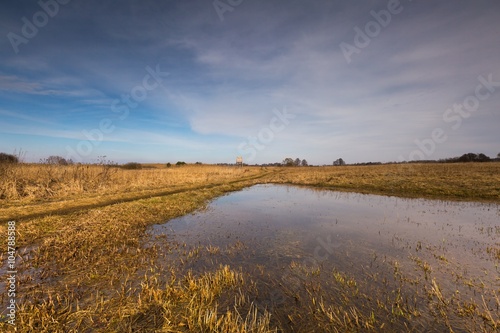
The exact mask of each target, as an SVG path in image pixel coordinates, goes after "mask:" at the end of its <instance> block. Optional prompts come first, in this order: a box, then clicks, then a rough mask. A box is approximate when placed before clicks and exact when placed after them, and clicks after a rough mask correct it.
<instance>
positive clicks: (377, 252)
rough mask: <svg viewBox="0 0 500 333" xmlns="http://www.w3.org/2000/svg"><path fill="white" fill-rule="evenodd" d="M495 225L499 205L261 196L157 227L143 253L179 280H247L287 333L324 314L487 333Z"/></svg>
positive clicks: (494, 301)
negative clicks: (224, 275) (155, 255)
mask: <svg viewBox="0 0 500 333" xmlns="http://www.w3.org/2000/svg"><path fill="white" fill-rule="evenodd" d="M499 221H500V206H499V205H496V204H480V203H466V202H447V201H436V200H424V199H403V198H397V197H386V196H377V195H366V194H357V193H345V192H334V191H328V190H318V189H311V188H305V187H291V186H279V185H257V186H253V187H251V188H247V189H245V190H242V191H240V192H235V193H231V194H229V195H226V196H224V197H221V198H219V199H217V200H215V201H213V202H212V203H210V204H209V205H208V207H207V208H206V209H204V210H203V211H199V212H196V213H194V214H191V215H187V216H183V217H181V218H177V219H174V220H171V221H168V222H167V223H164V224H158V225H155V226H153V227H151V228H150V229H149V230H148V245H147V246H151V245H152V244H155V246H157V247H158V248H160V249H163V251H161V255H160V257H159V259H158V265H160V266H162V265H165V267H167V266H168V265H172V263H178V264H177V266H178V267H181V268H180V269H181V270H182V271H183V272H186V271H188V270H190V271H192V272H193V273H202V272H206V271H213V270H214V269H216V268H217V267H219V266H220V265H221V264H223V265H229V266H230V267H231V268H237V269H241V271H242V272H243V273H245V274H248V275H249V276H250V277H251V279H252V280H253V281H255V283H256V289H257V290H258V292H257V293H255V295H254V302H255V304H256V305H257V306H258V307H259V309H261V310H268V311H269V312H271V314H272V315H273V316H274V317H273V318H275V321H276V324H277V325H279V326H281V327H285V330H286V327H288V328H289V329H290V330H291V329H292V328H293V329H297V328H299V330H300V328H302V329H305V328H306V327H308V329H312V327H313V326H311V325H312V324H311V323H310V321H311V320H312V319H311V318H315V319H314V320H320V319H317V318H319V317H317V316H318V313H322V314H323V315H324V316H325V318H327V319H325V320H327V321H328V320H330V321H332V320H333V319H331V316H332V315H335V313H336V314H337V316H339V317H341V318H342V311H337V312H335V311H333V310H331V311H330V312H328V311H327V310H328V309H329V308H328V307H330V309H337V310H338V309H344V310H345V311H346V313H351V314H352V311H357V313H358V316H359V317H360V318H368V319H366V320H372V321H373V322H376V319H382V320H381V321H382V322H385V321H387V322H389V323H392V325H393V326H392V329H393V330H398V329H399V328H413V329H416V330H418V331H420V330H430V331H440V330H446V331H448V330H453V331H455V332H461V331H464V332H468V331H475V330H476V329H478V330H479V329H482V328H485V330H486V331H488V329H490V328H491V329H495V326H494V323H495V319H496V320H498V319H499V315H498V313H499V312H498V306H499V301H498V297H499V293H500V278H499V276H500V274H499V272H500V268H499V266H498V265H499V263H500V243H499V242H500V223H499ZM321 302H322V303H321ZM318 304H322V305H318ZM352 309H355V310H352ZM349 311H351V312H349ZM311 313H314V315H312V314H311ZM483 313H484V316H483ZM308 316H309V317H308ZM311 316H313V317H311ZM346 316H347V315H345V314H344V317H346ZM351 317H352V316H351ZM476 317H477V318H482V319H476ZM483 317H485V318H483ZM306 318H309V319H306ZM328 318H330V319H328ZM370 318H371V319H370ZM488 320H489V321H491V323H488ZM301 321H302V322H301ZM308 321H309V323H308ZM366 325H368V326H367V327H369V323H367V324H366ZM323 327H325V326H323ZM375 328H376V327H375ZM387 328H389V329H390V327H386V329H387Z"/></svg>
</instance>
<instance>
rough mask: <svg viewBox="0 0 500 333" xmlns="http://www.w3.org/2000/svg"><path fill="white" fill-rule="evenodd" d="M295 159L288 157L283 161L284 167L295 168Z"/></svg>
mask: <svg viewBox="0 0 500 333" xmlns="http://www.w3.org/2000/svg"><path fill="white" fill-rule="evenodd" d="M293 163H294V162H293V159H292V158H290V157H287V158H285V159H284V160H283V165H284V166H293Z"/></svg>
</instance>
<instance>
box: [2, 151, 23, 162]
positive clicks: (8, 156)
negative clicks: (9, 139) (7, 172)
mask: <svg viewBox="0 0 500 333" xmlns="http://www.w3.org/2000/svg"><path fill="white" fill-rule="evenodd" d="M0 163H19V159H18V158H17V156H15V155H12V154H6V153H0Z"/></svg>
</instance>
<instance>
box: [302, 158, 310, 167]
mask: <svg viewBox="0 0 500 333" xmlns="http://www.w3.org/2000/svg"><path fill="white" fill-rule="evenodd" d="M301 165H302V166H308V165H309V164H307V161H306V160H305V159H303V160H302V162H301Z"/></svg>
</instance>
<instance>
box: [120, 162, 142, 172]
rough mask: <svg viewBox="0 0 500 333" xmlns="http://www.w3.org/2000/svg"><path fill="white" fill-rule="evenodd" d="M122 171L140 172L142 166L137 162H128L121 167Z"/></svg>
mask: <svg viewBox="0 0 500 333" xmlns="http://www.w3.org/2000/svg"><path fill="white" fill-rule="evenodd" d="M122 169H126V170H140V169H142V164H140V163H137V162H129V163H126V164H124V165H122Z"/></svg>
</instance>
